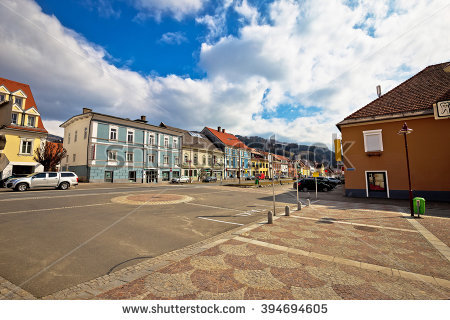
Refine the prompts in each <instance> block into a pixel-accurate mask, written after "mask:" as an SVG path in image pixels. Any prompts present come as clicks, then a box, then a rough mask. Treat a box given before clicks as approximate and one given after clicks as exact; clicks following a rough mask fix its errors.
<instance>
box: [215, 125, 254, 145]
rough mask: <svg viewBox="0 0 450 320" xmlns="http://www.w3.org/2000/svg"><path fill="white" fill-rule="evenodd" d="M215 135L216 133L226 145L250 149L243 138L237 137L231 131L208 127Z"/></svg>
mask: <svg viewBox="0 0 450 320" xmlns="http://www.w3.org/2000/svg"><path fill="white" fill-rule="evenodd" d="M206 129H208V130H209V131H210V132H211V133H212V134H213V135H215V136H216V137H217V138H218V139H219V140H220V141H222V142H223V143H224V144H225V145H227V146H231V147H235V148H242V149H250V148H249V147H247V146H246V145H245V143H243V142H242V141H241V140H239V139H238V138H236V137H235V136H234V135H232V134H231V133H227V132H219V131H217V130H214V129H212V128H208V127H206Z"/></svg>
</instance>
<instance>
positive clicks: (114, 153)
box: [108, 151, 117, 161]
mask: <svg viewBox="0 0 450 320" xmlns="http://www.w3.org/2000/svg"><path fill="white" fill-rule="evenodd" d="M108 160H109V161H117V151H108Z"/></svg>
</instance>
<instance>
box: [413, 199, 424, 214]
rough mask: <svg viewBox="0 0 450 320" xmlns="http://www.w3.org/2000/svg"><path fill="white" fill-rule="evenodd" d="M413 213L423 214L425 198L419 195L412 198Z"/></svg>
mask: <svg viewBox="0 0 450 320" xmlns="http://www.w3.org/2000/svg"><path fill="white" fill-rule="evenodd" d="M413 208H414V214H417V215H420V214H425V199H424V198H421V197H415V198H414V199H413Z"/></svg>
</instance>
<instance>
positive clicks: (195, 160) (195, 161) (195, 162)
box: [194, 154, 198, 165]
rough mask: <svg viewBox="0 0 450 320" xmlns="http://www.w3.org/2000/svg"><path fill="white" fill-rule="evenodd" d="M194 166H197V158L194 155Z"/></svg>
mask: <svg viewBox="0 0 450 320" xmlns="http://www.w3.org/2000/svg"><path fill="white" fill-rule="evenodd" d="M194 164H195V165H197V164H198V156H197V155H196V154H194Z"/></svg>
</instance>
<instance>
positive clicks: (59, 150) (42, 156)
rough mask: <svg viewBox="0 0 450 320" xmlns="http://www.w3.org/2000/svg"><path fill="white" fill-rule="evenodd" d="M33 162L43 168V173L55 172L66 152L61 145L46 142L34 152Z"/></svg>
mask: <svg viewBox="0 0 450 320" xmlns="http://www.w3.org/2000/svg"><path fill="white" fill-rule="evenodd" d="M34 153H35V156H34V161H36V162H39V163H40V164H42V165H43V166H44V171H56V166H57V165H58V164H60V163H61V160H62V159H63V158H64V157H65V156H66V154H67V151H66V149H64V148H63V145H62V143H55V142H50V141H47V142H45V143H44V144H42V145H41V147H40V148H37V149H36V151H35V152H34Z"/></svg>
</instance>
